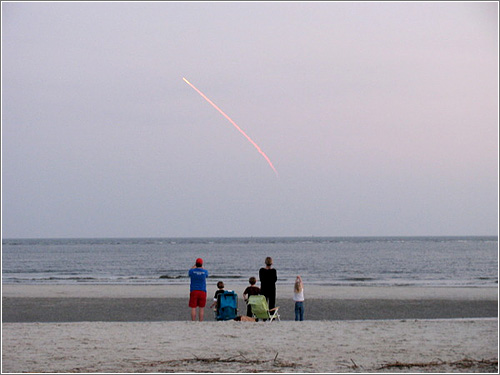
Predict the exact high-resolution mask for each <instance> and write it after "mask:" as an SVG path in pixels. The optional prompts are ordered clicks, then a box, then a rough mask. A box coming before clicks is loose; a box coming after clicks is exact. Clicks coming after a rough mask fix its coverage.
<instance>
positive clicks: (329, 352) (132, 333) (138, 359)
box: [2, 286, 498, 373]
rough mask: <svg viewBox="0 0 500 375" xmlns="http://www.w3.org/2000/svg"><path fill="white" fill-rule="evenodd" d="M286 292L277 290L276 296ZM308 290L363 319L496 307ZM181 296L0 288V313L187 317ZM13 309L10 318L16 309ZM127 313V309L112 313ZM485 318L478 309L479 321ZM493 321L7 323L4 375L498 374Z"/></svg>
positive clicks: (408, 293)
mask: <svg viewBox="0 0 500 375" xmlns="http://www.w3.org/2000/svg"><path fill="white" fill-rule="evenodd" d="M288 289H289V288H288ZM288 289H284V290H283V291H280V290H278V296H279V295H280V293H281V292H283V293H285V292H286V293H288V292H289V291H288ZM307 291H308V294H306V303H307V302H308V301H309V302H310V301H312V300H315V301H319V302H318V304H319V305H318V306H320V307H321V306H322V305H321V302H320V301H323V302H324V303H326V305H324V306H330V305H328V304H327V303H328V301H330V302H336V301H337V302H338V301H344V302H343V303H345V304H346V305H347V304H356V303H359V301H365V302H364V304H361V305H359V307H360V319H363V317H366V316H369V310H370V309H372V308H373V307H374V306H377V305H376V303H380V301H382V303H385V302H383V301H387V303H389V302H390V301H392V302H393V303H396V304H397V303H405V302H408V301H417V304H416V305H415V306H417V305H418V301H420V303H424V302H426V301H427V302H426V303H429V306H430V307H429V311H427V312H426V314H429V313H432V312H433V311H436V310H439V308H440V307H442V306H444V305H446V306H451V307H449V308H450V309H452V310H453V309H459V308H460V307H459V306H460V304H462V303H466V304H470V305H471V306H475V305H478V306H479V305H481V304H482V303H489V304H490V305H491V304H495V305H497V301H498V298H497V296H498V291H497V289H496V288H336V287H315V288H309V289H307ZM185 292H186V286H178V287H177V286H176V287H170V286H169V287H166V286H134V287H130V286H74V287H68V286H58V287H52V286H50V287H49V286H22V287H21V286H4V287H3V306H2V307H3V309H5V308H6V306H7V305H8V304H9V302H8V301H11V302H12V301H21V302H22V301H24V303H25V304H26V305H27V306H28V308H29V309H33V310H36V304H35V303H33V302H34V301H38V300H37V299H36V298H40V299H41V300H43V301H45V302H46V303H48V304H50V303H53V302H54V301H64V300H65V299H67V300H70V301H74V302H77V304H76V305H73V308H75V309H78V308H79V306H78V303H82V301H97V300H100V301H102V302H104V301H107V302H106V303H111V304H113V303H114V302H117V301H126V300H128V301H129V303H134V304H136V303H139V304H140V303H141V301H143V302H144V301H147V300H148V299H149V300H153V301H159V300H161V298H166V299H172V300H175V301H183V302H182V304H181V305H180V307H177V308H179V309H182V311H185V308H186V307H185V306H184V304H185V303H186V301H184V300H183V299H182V298H184V299H185V298H186V296H185V294H186V293H185ZM308 296H309V297H310V298H311V299H307V297H308ZM319 297H321V298H319ZM110 301H111V302H110ZM370 301H371V302H370ZM398 301H399V302H398ZM443 303H444V305H443ZM453 303H458V305H453ZM374 304H375V305H374ZM70 305H71V304H70ZM10 306H11V307H13V309H12V311H15V309H14V308H19V305H15V304H14V305H10ZM16 306H17V307H16ZM129 306H130V304H129V305H127V304H126V303H125V305H123V306H119V307H117V310H121V309H123V308H129ZM306 306H307V305H306ZM395 306H396V305H395ZM306 308H307V307H306ZM483 310H484V308H478V309H477V311H478V313H479V312H481V311H482V312H484V311H483ZM89 311H90V313H91V314H93V312H92V311H93V310H89ZM307 311H308V310H306V317H307ZM471 311H472V314H474V310H471ZM495 311H497V310H495ZM186 315H187V314H186ZM207 315H209V312H207ZM424 315H425V314H424ZM486 315H492V314H491V312H489V313H487V314H486ZM495 315H496V316H495V317H491V318H477V317H470V318H466V319H427V318H422V319H420V318H419V319H400V318H398V317H397V316H396V317H395V318H394V319H391V320H316V321H311V320H309V321H304V322H294V321H290V320H288V321H281V322H271V323H268V322H257V323H253V322H235V321H227V322H214V321H206V322H201V323H200V322H188V321H136V322H132V321H94V322H90V321H76V322H71V323H66V322H55V323H40V322H37V321H36V320H35V321H34V322H30V323H26V322H24V323H18V322H12V323H6V322H5V321H4V323H3V324H2V328H3V330H2V340H3V342H2V344H3V345H2V372H3V373H18V372H37V373H38V372H51V373H62V372H99V373H102V372H105V373H106V372H116V373H131V372H156V373H158V372H313V373H317V372H328V373H332V372H466V373H469V372H491V373H498V370H497V369H498V319H497V312H496V314H495ZM82 320H83V319H82Z"/></svg>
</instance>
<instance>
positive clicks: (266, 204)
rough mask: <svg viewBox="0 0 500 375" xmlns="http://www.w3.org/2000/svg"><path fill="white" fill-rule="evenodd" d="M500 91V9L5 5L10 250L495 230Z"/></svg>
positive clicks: (476, 5) (485, 5)
mask: <svg viewBox="0 0 500 375" xmlns="http://www.w3.org/2000/svg"><path fill="white" fill-rule="evenodd" d="M183 77H185V78H186V79H187V80H189V82H191V83H192V84H193V85H194V86H195V87H197V88H198V89H199V90H200V91H201V92H203V93H204V94H205V95H206V96H207V97H208V98H209V99H210V100H211V101H213V103H215V104H216V105H217V106H218V107H220V109H221V110H222V111H224V112H225V113H226V114H227V115H228V116H229V117H230V118H231V119H232V120H233V121H234V122H235V123H236V124H237V125H238V126H239V127H240V128H241V129H242V130H243V131H244V132H245V133H246V134H247V135H248V136H249V137H250V138H251V139H252V140H253V141H254V142H255V143H256V144H257V145H258V147H260V149H261V150H262V152H263V153H265V154H266V155H267V156H268V157H269V160H270V161H271V162H272V164H273V165H274V167H275V168H276V171H277V174H275V173H274V171H273V169H272V168H271V167H270V165H269V164H268V162H267V161H266V159H265V158H264V157H263V155H262V154H261V153H259V151H258V150H257V148H256V147H255V146H254V145H252V144H251V143H250V142H249V140H248V139H246V138H245V137H244V136H243V134H242V133H241V132H239V131H238V130H237V129H236V127H235V126H233V124H231V123H230V122H229V121H228V120H227V119H226V118H225V117H224V116H222V115H221V113H219V112H218V111H217V110H216V109H215V108H214V107H212V106H211V105H210V104H209V103H208V102H207V101H206V100H205V99H204V98H203V97H202V96H200V95H199V94H198V93H197V92H196V91H195V90H194V89H193V88H192V87H190V86H189V85H188V84H187V83H186V82H185V81H184V80H183ZM498 82H499V78H498V3H497V2H399V3H398V2H67V3H64V2H63V3H61V2H26V3H23V2H2V236H3V238H58V237H63V238H87V237H105V238H110V237H221V236H222V237H251V236H266V237H267V236H468V235H498V191H499V190H498V151H499V150H498V135H499V133H498V100H499V98H498V92H499V91H498Z"/></svg>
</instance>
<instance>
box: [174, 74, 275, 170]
mask: <svg viewBox="0 0 500 375" xmlns="http://www.w3.org/2000/svg"><path fill="white" fill-rule="evenodd" d="M182 79H183V80H184V82H186V83H187V84H188V85H189V86H191V87H192V88H193V89H194V90H195V91H196V92H197V93H198V94H200V95H201V96H202V97H203V99H205V100H206V101H207V102H209V103H210V104H211V105H212V107H214V108H215V109H216V110H218V111H219V112H220V114H221V115H222V116H224V117H225V118H226V119H227V120H228V121H229V122H230V123H231V124H233V125H234V127H235V128H236V129H238V131H239V132H240V133H241V134H243V135H244V136H245V138H246V139H248V141H249V142H250V143H251V144H252V145H253V146H254V147H255V148H256V149H257V151H259V153H260V154H261V155H262V156H263V157H264V159H266V161H267V163H268V164H269V166H270V167H271V168H272V169H273V171H274V173H275V174H276V176H278V172H277V171H276V168H274V165H273V163H271V160H270V159H269V157H268V156H267V155H266V154H265V153H264V151H262V150H261V149H260V147H259V146H258V145H257V143H255V142H254V141H253V140H252V138H250V137H249V136H248V135H247V134H246V133H245V132H244V131H243V130H242V129H241V128H240V127H239V126H238V125H237V124H236V123H235V122H234V121H233V120H231V118H230V117H229V116H228V115H226V114H225V113H224V112H223V111H222V109H220V108H219V107H217V106H216V105H215V103H214V102H212V101H211V100H210V99H208V98H207V97H206V95H205V94H203V93H202V92H201V91H200V90H198V89H197V88H196V87H195V86H194V85H193V84H192V83H191V82H189V81H188V80H187V79H186V78H184V77H182Z"/></svg>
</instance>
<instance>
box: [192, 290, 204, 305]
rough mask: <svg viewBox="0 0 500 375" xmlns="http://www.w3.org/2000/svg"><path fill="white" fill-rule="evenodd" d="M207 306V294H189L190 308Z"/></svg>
mask: <svg viewBox="0 0 500 375" xmlns="http://www.w3.org/2000/svg"><path fill="white" fill-rule="evenodd" d="M206 304H207V292H203V291H201V290H193V291H192V292H191V293H190V294H189V307H192V308H195V307H205V305H206Z"/></svg>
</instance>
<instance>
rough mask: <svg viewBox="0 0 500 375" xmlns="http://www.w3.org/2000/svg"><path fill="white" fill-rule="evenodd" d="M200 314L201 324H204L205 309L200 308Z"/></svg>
mask: <svg viewBox="0 0 500 375" xmlns="http://www.w3.org/2000/svg"><path fill="white" fill-rule="evenodd" d="M198 314H199V315H200V322H203V318H204V317H205V308H204V307H200V311H199V312H198Z"/></svg>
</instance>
